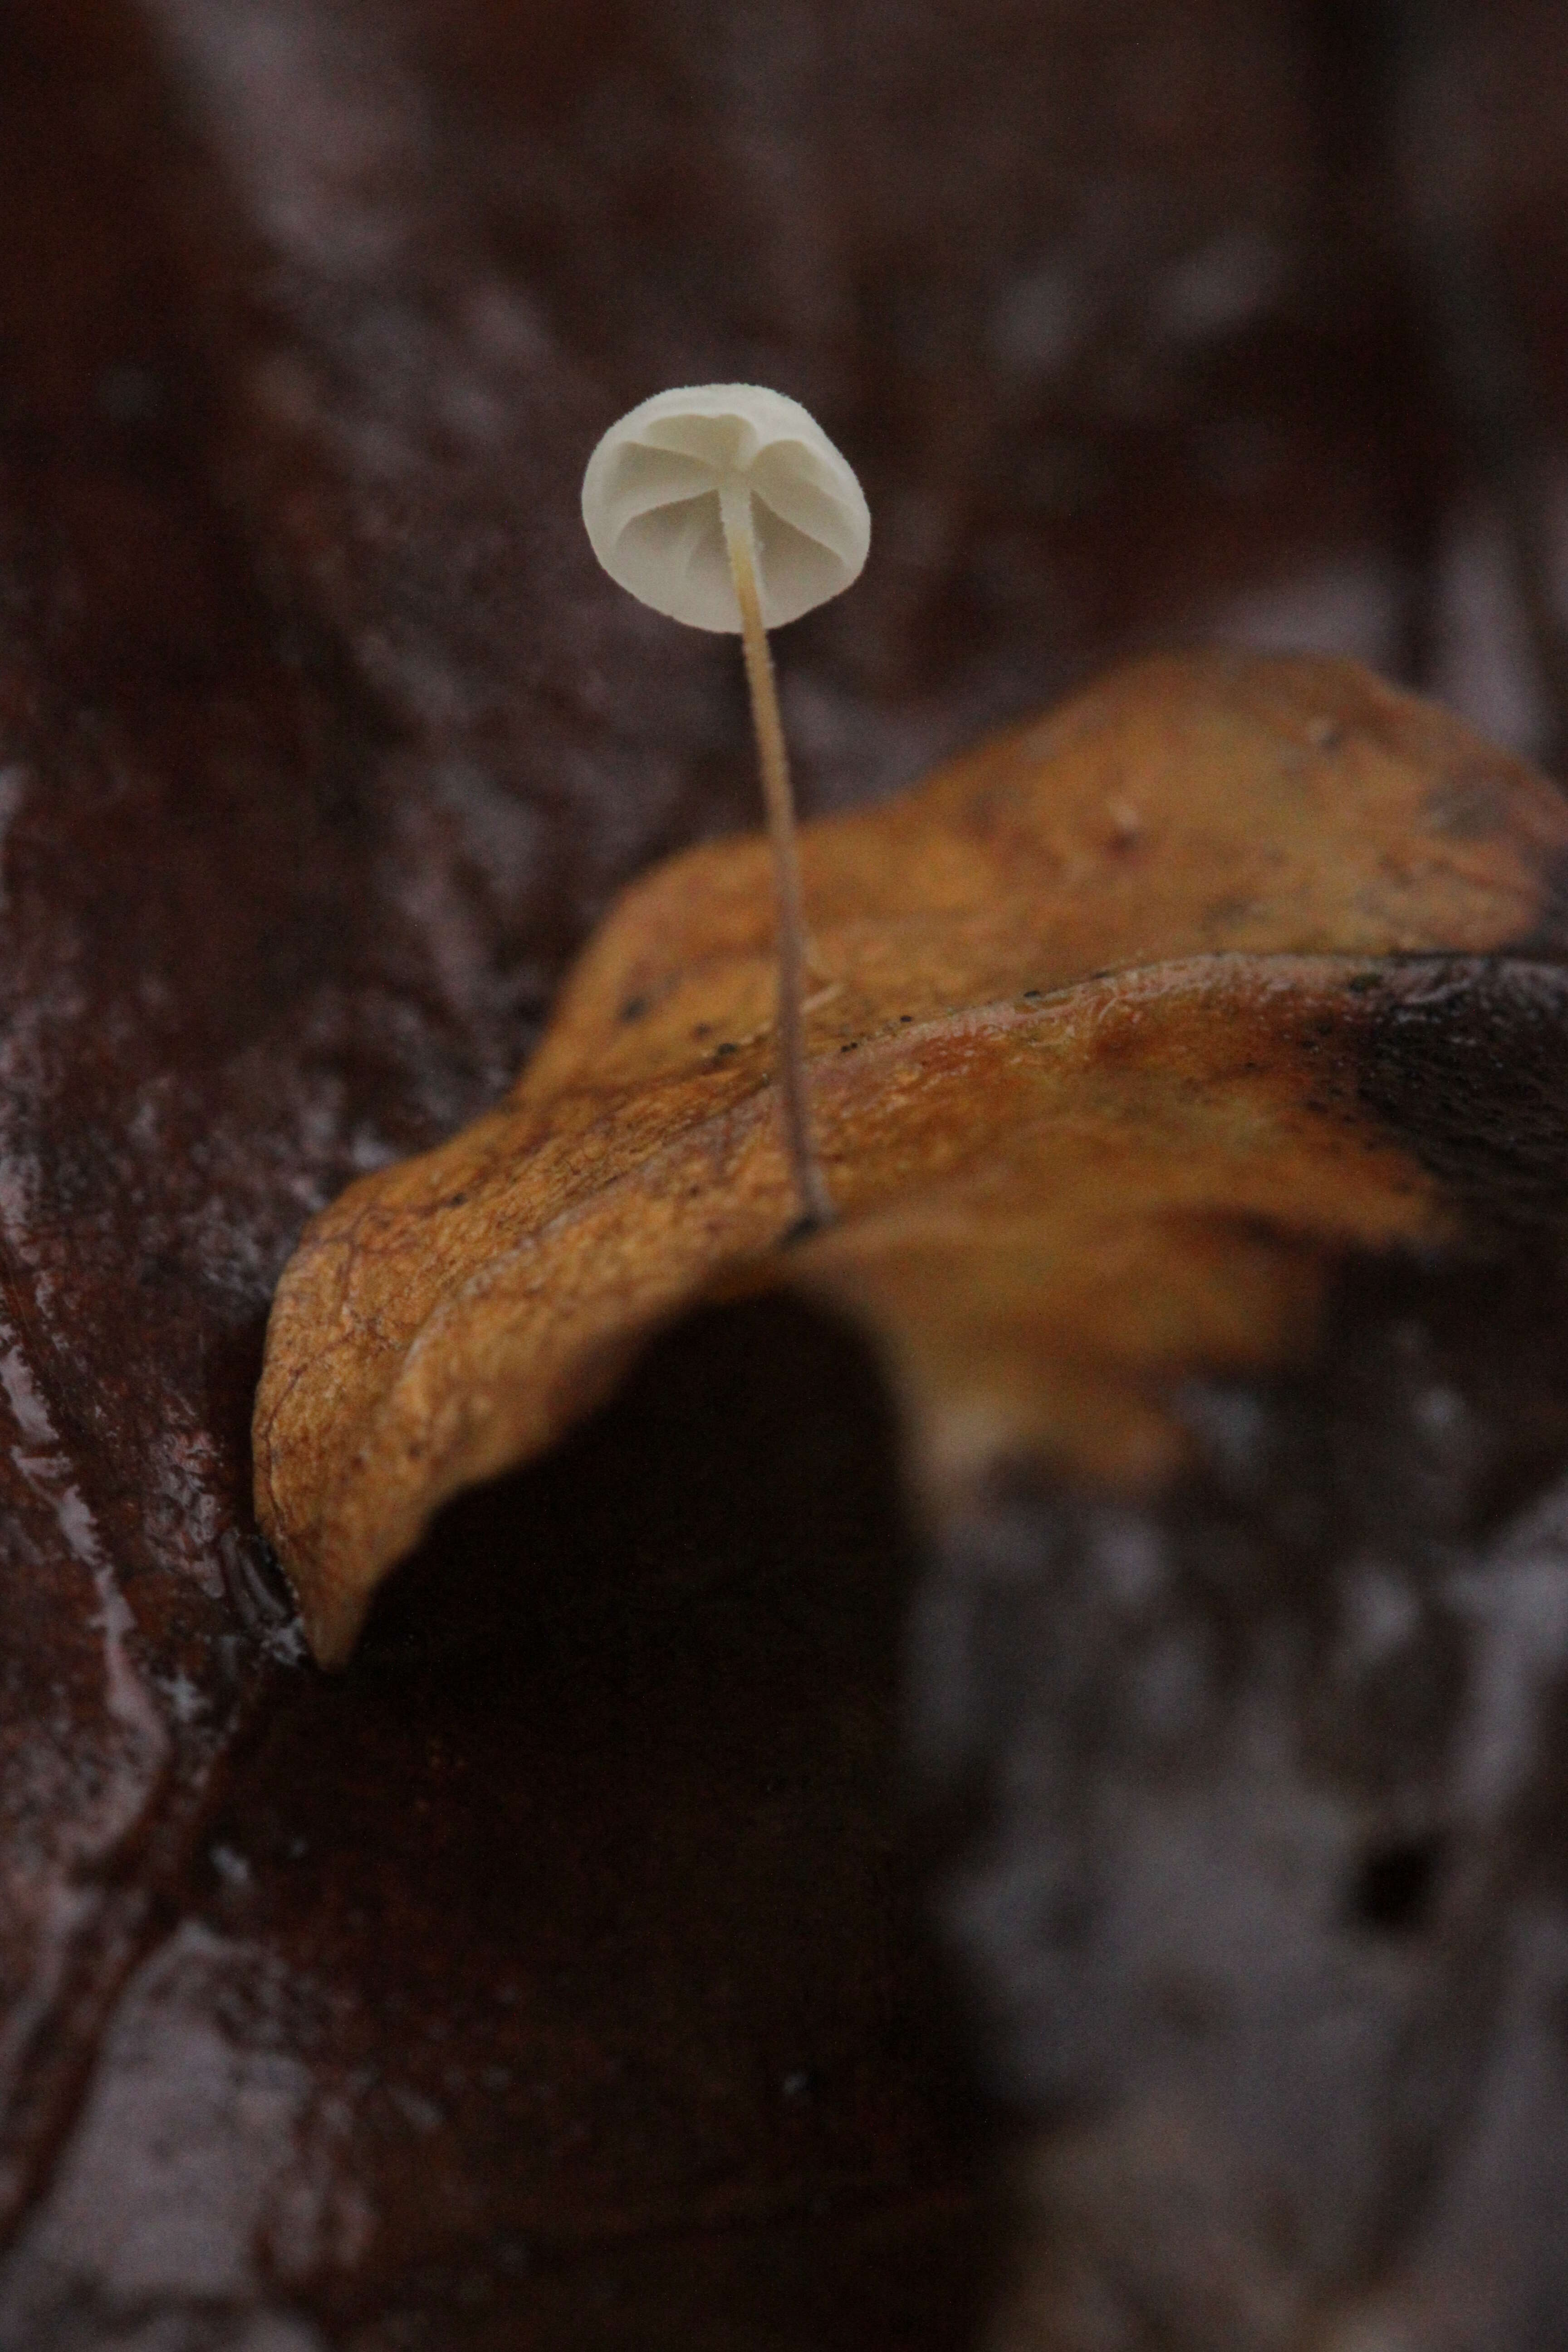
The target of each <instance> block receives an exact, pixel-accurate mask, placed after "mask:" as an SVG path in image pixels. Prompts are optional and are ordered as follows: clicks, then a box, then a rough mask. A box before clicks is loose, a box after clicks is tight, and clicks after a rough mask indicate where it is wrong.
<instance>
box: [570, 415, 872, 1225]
mask: <svg viewBox="0 0 1568 2352" xmlns="http://www.w3.org/2000/svg"><path fill="white" fill-rule="evenodd" d="M583 520H584V523H585V524H586V526H587V530H588V538H589V541H590V543H591V544H592V546H593V550H594V552H595V555H596V556H597V557H598V559H599V561H600V562H601V563H602V564H603V565H604V567H605V571H606V572H608V573H609V575H610V577H611V579H612V580H615V581H618V582H619V583H620V585H621V586H622V587H623V588H629V589H630V591H631V593H632V594H633V595H634V596H637V597H640V598H641V600H642V602H643V603H644V604H651V605H652V606H653V608H654V610H655V612H656V613H666V614H668V615H669V616H670V618H671V619H672V620H677V621H685V622H688V623H689V625H691V626H692V627H693V628H698V629H714V630H720V631H726V632H730V633H738V634H739V635H740V637H741V641H742V648H743V651H744V654H745V661H746V678H747V682H748V684H749V686H750V688H751V693H752V722H753V725H754V726H755V729H756V737H757V753H758V758H759V761H760V763H761V767H762V774H763V799H764V801H765V803H766V805H767V813H768V829H769V832H770V834H771V835H772V837H773V872H774V883H775V894H776V898H777V903H778V940H779V1044H780V1053H779V1076H780V1089H781V1096H782V1101H783V1108H784V1129H785V1134H786V1139H787V1141H788V1146H789V1154H790V1161H791V1165H792V1168H793V1170H794V1173H795V1189H796V1192H797V1193H798V1196H799V1200H800V1208H801V1217H802V1221H803V1222H804V1223H806V1224H808V1225H817V1224H823V1223H827V1222H828V1221H829V1220H830V1219H831V1217H832V1214H833V1203H832V1201H831V1199H830V1197H829V1194H828V1192H827V1187H826V1182H825V1181H824V1178H823V1174H822V1170H821V1167H820V1164H819V1163H818V1160H817V1157H816V1148H815V1146H814V1144H813V1141H812V1136H811V1122H810V1115H809V1109H808V1105H807V1100H806V1088H805V1027H804V1022H803V1018H802V1013H801V1001H802V996H803V993H804V981H805V925H804V923H803V920H802V917H801V906H800V866H799V860H798V857H797V855H796V851H795V813H794V800H793V796H792V793H791V790H790V780H789V761H788V758H787V755H786V753H785V751H784V730H783V727H782V725H781V724H780V720H779V709H778V696H777V693H776V691H775V689H774V685H773V657H772V655H771V654H770V652H769V650H768V641H767V636H766V634H765V633H766V631H767V630H768V629H770V628H779V627H781V626H782V625H784V622H786V621H794V620H798V618H799V617H800V615H801V614H803V613H809V612H810V611H811V609H812V607H813V605H815V604H826V601H827V599H828V598H829V597H830V596H837V594H838V593H839V591H840V590H841V589H844V588H847V587H848V586H849V584H850V583H851V582H852V581H854V580H856V579H858V576H859V573H860V569H861V566H862V565H863V564H864V562H865V561H866V554H867V551H868V548H869V546H870V543H871V517H870V514H869V511H868V508H867V505H866V500H865V498H864V497H863V495H862V493H861V489H860V485H859V483H858V481H857V480H856V478H855V476H854V473H853V472H852V470H851V468H850V467H849V466H848V464H847V461H846V460H845V459H844V458H843V457H840V455H839V453H838V451H837V449H836V448H835V447H834V446H833V444H832V442H831V441H830V440H829V439H828V438H827V436H826V433H824V431H823V430H822V427H821V426H820V425H818V424H817V423H816V419H815V418H814V417H813V416H811V415H808V414H807V412H806V411H805V409H804V408H802V406H801V405H800V403H799V402H798V401H796V400H790V399H788V398H786V396H785V395H784V394H783V393H780V392H766V391H764V390H763V387H762V386H761V385H760V384H754V383H706V384H692V385H687V386H684V387H682V388H680V389H679V390H677V391H674V392H660V393H656V394H654V396H653V398H652V399H651V400H645V401H644V402H643V403H642V404H641V405H640V406H639V407H637V408H634V409H633V410H632V411H631V413H630V415H626V416H623V417H622V418H621V420H620V423H619V424H618V425H611V427H610V429H609V431H608V432H607V433H606V434H605V437H604V439H603V440H602V441H601V442H600V443H599V446H598V447H597V448H596V449H595V452H594V454H593V456H592V457H590V459H589V460H588V470H587V473H586V474H585V475H584V479H583Z"/></svg>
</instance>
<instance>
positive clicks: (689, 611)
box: [583, 383, 871, 632]
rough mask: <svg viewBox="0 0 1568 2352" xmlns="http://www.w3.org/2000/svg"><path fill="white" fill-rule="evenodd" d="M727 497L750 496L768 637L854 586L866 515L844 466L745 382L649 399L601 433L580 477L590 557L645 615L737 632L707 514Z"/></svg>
mask: <svg viewBox="0 0 1568 2352" xmlns="http://www.w3.org/2000/svg"><path fill="white" fill-rule="evenodd" d="M730 486H735V487H740V488H744V489H745V490H747V491H749V492H750V494H751V511H752V535H753V538H754V540H755V542H756V550H757V564H756V571H757V590H758V598H759V601H760V603H761V604H762V609H763V622H764V624H765V625H766V626H767V627H769V628H770V629H775V628H779V627H782V625H784V622H785V621H794V620H798V619H799V617H800V615H801V614H802V613H809V612H810V611H811V609H812V606H813V605H814V604H826V602H827V599H828V598H829V597H830V596H837V594H838V593H839V591H840V590H841V589H844V588H847V587H848V585H849V583H850V582H851V581H852V580H855V579H857V578H858V576H859V572H860V568H861V566H862V564H863V563H864V562H865V561H866V552H867V550H868V547H869V546H870V544H871V516H870V510H869V509H868V507H867V504H866V500H865V497H864V495H863V493H862V491H861V488H860V485H859V483H858V481H857V480H856V478H855V476H854V472H853V470H852V469H851V467H850V466H849V463H848V461H847V458H845V457H841V456H840V454H839V452H838V451H837V449H836V448H835V447H834V446H833V444H832V442H831V441H830V440H829V439H828V437H827V436H826V433H825V432H824V431H823V429H822V427H821V425H818V424H817V422H816V418H815V417H814V416H812V415H810V414H809V413H808V411H807V410H805V409H804V408H803V407H802V406H801V404H800V403H799V401H798V400H791V399H789V398H788V397H787V395H786V394H784V393H782V392H767V391H764V389H763V386H762V385H761V384H755V383H700V384H686V385H682V386H679V388H678V389H676V390H675V391H673V392H656V393H655V394H654V396H653V398H652V399H651V400H645V401H643V402H642V404H640V406H638V407H637V408H634V409H632V410H631V411H630V413H629V414H628V415H626V416H623V417H622V418H621V420H620V423H619V424H618V425H611V427H610V429H609V431H608V432H607V433H606V434H605V437H604V439H603V440H602V441H601V442H600V443H599V446H598V447H597V448H596V449H595V452H594V454H593V456H592V457H590V458H589V460H588V470H587V473H586V474H585V475H584V478H583V520H584V523H585V524H586V525H587V530H588V538H589V541H591V543H592V546H593V550H594V552H595V555H596V556H597V557H598V559H599V561H600V562H601V563H602V564H603V565H604V567H605V571H606V572H608V573H609V575H610V577H611V579H612V580H615V581H618V583H620V585H621V586H622V587H623V588H629V589H630V591H631V593H632V594H633V595H634V596H638V597H640V598H641V599H642V601H643V603H644V604H651V605H652V606H653V608H654V611H655V612H656V613H668V615H669V617H670V618H671V619H672V620H676V621H686V622H689V624H690V625H691V626H692V627H693V628H694V629H717V630H728V631H731V632H738V631H739V629H740V626H741V611H740V606H739V604H737V603H736V600H735V586H734V582H733V580H732V578H731V572H730V558H729V552H728V550H727V548H726V545H725V540H724V527H723V522H722V520H721V512H720V494H721V491H722V490H723V489H724V488H726V487H730Z"/></svg>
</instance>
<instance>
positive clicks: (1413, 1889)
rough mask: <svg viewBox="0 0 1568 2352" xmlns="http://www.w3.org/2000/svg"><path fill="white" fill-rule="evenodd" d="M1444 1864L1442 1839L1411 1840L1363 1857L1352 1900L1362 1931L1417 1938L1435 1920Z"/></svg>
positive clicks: (1355, 1919) (1381, 1847)
mask: <svg viewBox="0 0 1568 2352" xmlns="http://www.w3.org/2000/svg"><path fill="white" fill-rule="evenodd" d="M1442 1859H1443V1840H1442V1839H1441V1838H1440V1837H1425V1838H1405V1839H1401V1840H1400V1841H1399V1842H1398V1843H1395V1844H1392V1845H1379V1846H1373V1848H1372V1849H1371V1851H1370V1852H1369V1853H1366V1854H1365V1855H1363V1859H1362V1865H1361V1869H1360V1871H1359V1873H1358V1874H1357V1877H1356V1882H1355V1886H1354V1889H1353V1891H1352V1895H1351V1903H1350V1915H1351V1918H1352V1921H1353V1922H1354V1924H1355V1925H1356V1926H1357V1927H1370V1928H1371V1929H1373V1932H1374V1933H1376V1934H1378V1935H1383V1936H1414V1935H1415V1934H1417V1933H1418V1932H1419V1930H1420V1929H1421V1928H1423V1927H1426V1923H1427V1921H1428V1920H1429V1919H1430V1917H1431V1916H1432V1906H1433V1902H1434V1900H1435V1898H1436V1892H1437V1874H1438V1869H1439V1866H1440V1864H1441V1863H1442Z"/></svg>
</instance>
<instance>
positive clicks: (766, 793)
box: [719, 482, 834, 1230]
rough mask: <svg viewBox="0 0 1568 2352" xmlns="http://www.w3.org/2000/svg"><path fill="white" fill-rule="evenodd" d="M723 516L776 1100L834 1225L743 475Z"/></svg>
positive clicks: (808, 1201)
mask: <svg viewBox="0 0 1568 2352" xmlns="http://www.w3.org/2000/svg"><path fill="white" fill-rule="evenodd" d="M719 505H720V511H721V515H722V518H723V523H724V544H725V546H726V548H727V549H728V551H729V555H730V570H731V574H732V575H733V578H734V583H735V601H736V603H737V604H739V605H740V608H741V646H742V651H743V653H744V655H745V659H746V683H747V685H748V686H749V687H750V688H751V694H752V727H753V729H754V730H755V733H756V738H757V764H758V766H759V767H760V769H761V770H762V778H763V803H764V805H765V806H766V809H767V814H768V834H769V837H770V839H771V840H772V843H773V902H774V906H775V908H776V909H777V924H778V958H779V994H778V1037H779V1099H780V1104H781V1107H782V1109H783V1112H784V1142H785V1146H786V1148H787V1150H788V1152H789V1162H790V1171H791V1173H792V1175H793V1176H794V1178H795V1192H796V1194H797V1196H798V1198H799V1201H800V1210H801V1215H800V1222H801V1224H802V1225H803V1226H805V1228H806V1229H808V1230H810V1229H813V1228H815V1227H816V1226H819V1225H830V1224H831V1223H833V1220H834V1207H833V1197H832V1195H831V1193H830V1192H828V1189H827V1181H826V1178H825V1177H824V1175H823V1172H822V1165H821V1162H820V1161H819V1160H818V1159H817V1156H816V1143H815V1141H814V1139H813V1137H812V1131H811V1106H810V1103H809V1100H808V1098H807V1094H806V1076H805V1017H804V1013H803V1003H804V999H805V918H804V916H803V914H802V912H801V890H800V855H799V852H798V850H797V848H796V845H795V794H794V793H793V791H792V790H791V787H790V776H789V754H788V753H787V751H785V749H784V727H783V725H782V723H781V721H780V719H779V698H778V693H777V689H776V688H775V687H774V684H773V654H772V652H771V650H770V648H769V646H768V636H767V631H766V630H765V629H764V628H763V608H762V603H761V600H760V598H759V596H758V594H757V560H756V559H757V551H756V541H755V540H754V539H753V537H752V494H751V491H750V490H749V489H748V488H747V487H746V485H745V483H744V482H727V483H725V484H724V485H723V487H722V488H721V491H720V494H719Z"/></svg>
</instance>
